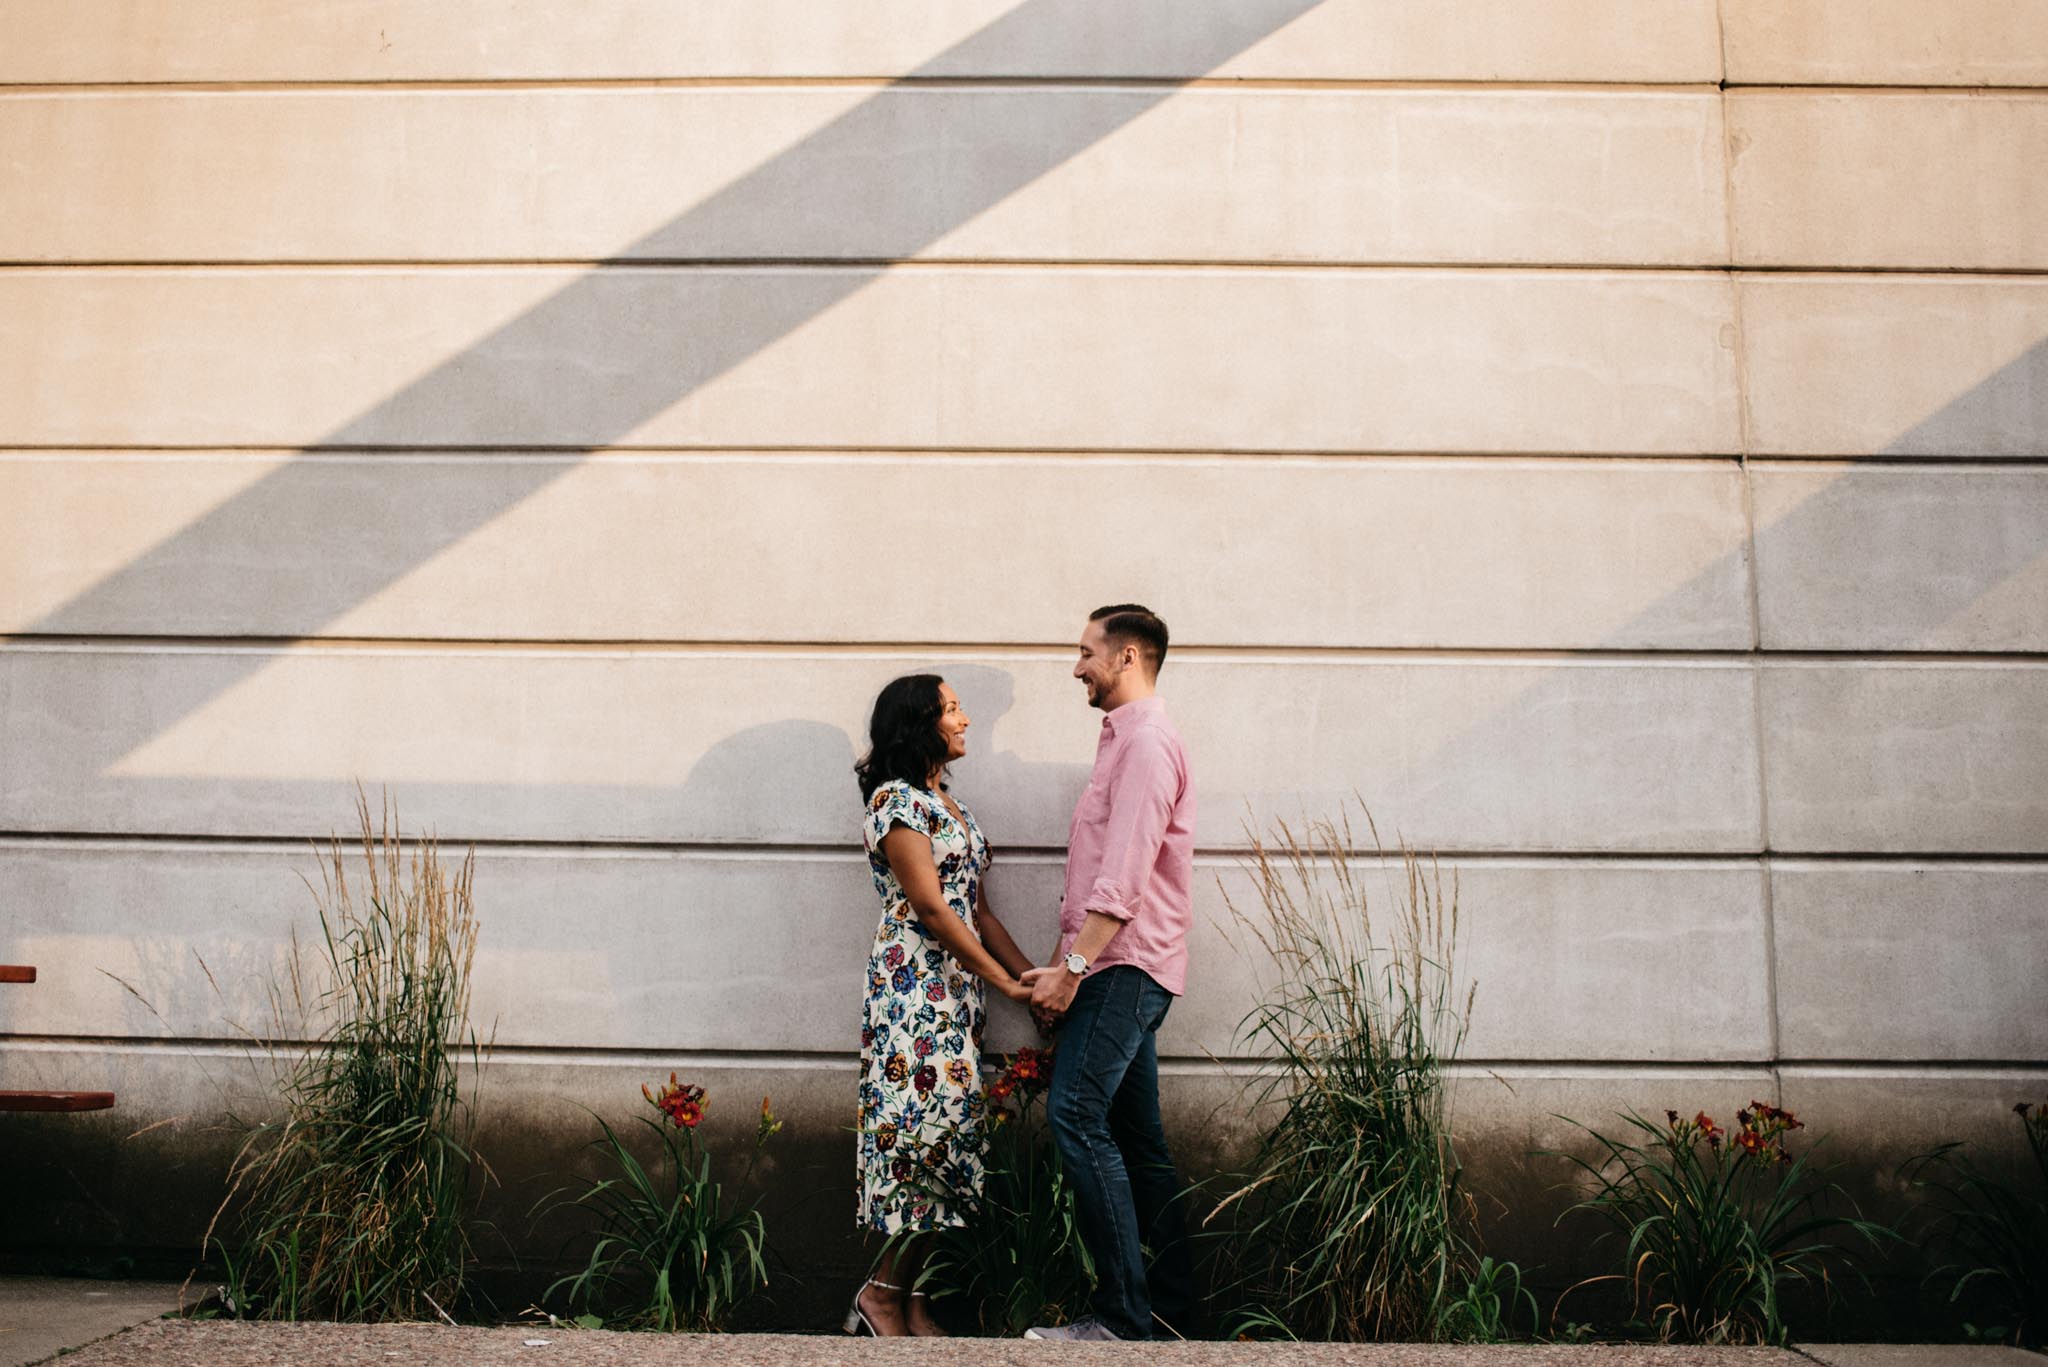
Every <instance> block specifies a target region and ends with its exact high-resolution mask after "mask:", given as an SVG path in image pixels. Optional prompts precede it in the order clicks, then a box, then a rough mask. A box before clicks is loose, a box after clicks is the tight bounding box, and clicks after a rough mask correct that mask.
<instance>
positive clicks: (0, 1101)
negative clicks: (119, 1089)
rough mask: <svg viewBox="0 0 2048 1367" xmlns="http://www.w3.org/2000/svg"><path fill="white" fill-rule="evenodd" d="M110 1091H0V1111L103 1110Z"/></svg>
mask: <svg viewBox="0 0 2048 1367" xmlns="http://www.w3.org/2000/svg"><path fill="white" fill-rule="evenodd" d="M113 1104H114V1094H113V1093H112V1092H0V1111H104V1110H107V1109H108V1108H110V1107H111V1106H112V1105H113Z"/></svg>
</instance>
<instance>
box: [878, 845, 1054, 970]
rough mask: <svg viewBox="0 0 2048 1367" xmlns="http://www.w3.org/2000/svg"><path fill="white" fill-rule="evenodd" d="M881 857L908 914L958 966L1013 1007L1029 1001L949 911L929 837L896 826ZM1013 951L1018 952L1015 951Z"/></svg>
mask: <svg viewBox="0 0 2048 1367" xmlns="http://www.w3.org/2000/svg"><path fill="white" fill-rule="evenodd" d="M882 854H883V855H884V856H885V857H886V858H887V859H888V861H889V871H890V872H891V873H893V874H895V875H896V882H897V883H898V884H899V885H900V886H901V887H902V889H903V895H904V896H905V897H906V898H908V899H909V901H910V909H911V910H912V911H914V912H916V913H917V919H918V921H919V923H920V924H922V925H923V926H924V928H925V930H926V931H927V932H929V933H930V935H931V937H932V938H933V939H934V940H937V941H938V942H939V943H940V944H941V945H942V946H944V947H945V950H946V952H947V953H948V954H951V955H952V956H953V958H954V960H955V961H956V962H958V963H959V964H960V965H961V966H962V967H964V968H966V969H967V970H968V971H969V972H971V973H976V974H979V975H980V976H981V977H983V978H986V979H988V981H989V982H991V983H993V984H994V985H995V987H996V990H997V991H999V992H1001V993H1002V994H1003V995H1004V996H1006V997H1008V998H1009V999H1010V1000H1012V1001H1022V1000H1024V999H1025V998H1026V997H1028V996H1030V995H1031V993H1030V989H1029V988H1027V987H1025V986H1024V984H1022V983H1020V982H1018V981H1017V979H1016V978H1014V977H1012V976H1011V975H1010V972H1009V970H1008V969H1006V968H1004V967H1003V965H1002V964H1000V963H998V962H996V960H995V957H994V956H993V955H991V954H990V953H989V952H988V950H987V949H986V948H984V947H983V946H982V943H981V941H980V940H978V939H976V938H975V936H974V932H973V931H971V930H969V929H968V928H967V923H966V922H965V921H963V920H961V919H960V917H959V916H957V915H955V914H954V912H953V911H952V909H951V908H949V907H948V906H947V905H946V896H945V893H944V891H943V890H942V889H941V888H940V886H939V869H938V866H937V865H936V864H934V863H933V862H932V842H931V838H930V837H929V836H926V835H921V834H919V833H918V832H916V831H913V830H911V829H910V828H909V827H908V826H892V827H890V828H889V833H888V834H887V835H885V836H883V837H882ZM1011 947H1012V948H1013V949H1014V948H1015V946H1014V945H1012V946H1011Z"/></svg>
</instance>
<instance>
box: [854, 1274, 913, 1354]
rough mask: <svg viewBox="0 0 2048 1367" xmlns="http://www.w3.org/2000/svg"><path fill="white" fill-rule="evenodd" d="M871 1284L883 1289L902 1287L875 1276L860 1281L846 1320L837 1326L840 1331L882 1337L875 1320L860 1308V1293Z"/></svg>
mask: <svg viewBox="0 0 2048 1367" xmlns="http://www.w3.org/2000/svg"><path fill="white" fill-rule="evenodd" d="M871 1286H879V1287H881V1288H882V1290H884V1291H901V1290H902V1289H903V1288H902V1287H900V1286H898V1285H896V1284H895V1283H894V1282H885V1281H882V1280H881V1279H880V1278H877V1277H870V1278H868V1279H867V1280H866V1281H864V1282H862V1283H861V1284H860V1290H858V1291H855V1292H854V1293H853V1308H852V1309H850V1310H848V1311H847V1312H846V1322H845V1323H844V1324H842V1325H840V1326H839V1331H840V1332H841V1333H843V1334H852V1335H854V1336H856V1337H858V1336H859V1335H861V1334H866V1335H867V1336H868V1337H869V1338H875V1339H878V1338H881V1337H882V1333H881V1331H880V1330H879V1329H876V1328H875V1322H874V1321H873V1320H871V1319H869V1318H868V1312H867V1311H865V1310H863V1309H861V1308H860V1293H861V1291H865V1290H867V1289H868V1288H869V1287H871Z"/></svg>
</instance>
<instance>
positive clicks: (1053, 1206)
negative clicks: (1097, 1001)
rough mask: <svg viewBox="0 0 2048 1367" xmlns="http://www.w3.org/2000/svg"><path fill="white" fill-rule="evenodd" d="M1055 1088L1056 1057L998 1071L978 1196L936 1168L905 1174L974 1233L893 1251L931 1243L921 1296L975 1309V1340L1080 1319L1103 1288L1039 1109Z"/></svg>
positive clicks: (944, 1232)
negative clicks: (1094, 1292) (1092, 1294)
mask: <svg viewBox="0 0 2048 1367" xmlns="http://www.w3.org/2000/svg"><path fill="white" fill-rule="evenodd" d="M1051 1082H1052V1050H1050V1049H1028V1048H1027V1049H1019V1050H1018V1051H1017V1052H1016V1053H1015V1054H1014V1055H1012V1056H1010V1057H1009V1058H1008V1059H1006V1060H1000V1061H999V1067H998V1069H997V1072H996V1075H995V1077H994V1078H992V1079H991V1080H990V1081H989V1084H988V1088H987V1095H988V1111H987V1118H986V1124H985V1126H984V1128H983V1131H982V1139H983V1148H982V1158H983V1177H982V1186H981V1190H980V1192H979V1193H976V1192H973V1191H971V1190H958V1189H956V1187H957V1186H959V1185H960V1184H956V1183H952V1182H950V1181H949V1180H948V1175H947V1174H945V1173H944V1172H941V1171H935V1170H933V1169H930V1168H926V1169H924V1170H922V1172H908V1171H905V1172H899V1174H898V1176H899V1179H901V1180H908V1181H910V1182H912V1183H913V1184H919V1183H921V1184H923V1186H924V1187H925V1189H928V1190H929V1191H930V1192H931V1193H932V1194H933V1195H934V1196H937V1197H941V1198H942V1199H943V1200H944V1201H945V1202H946V1203H947V1204H949V1205H951V1206H952V1207H954V1208H955V1209H957V1210H959V1211H960V1212H961V1213H962V1215H963V1216H964V1217H965V1219H966V1223H965V1224H964V1225H953V1226H948V1227H946V1228H943V1229H940V1230H937V1231H935V1232H933V1233H932V1234H930V1235H919V1234H917V1233H915V1232H914V1231H911V1232H906V1233H905V1234H902V1235H898V1236H896V1239H895V1240H892V1242H899V1241H907V1240H909V1239H912V1238H923V1239H926V1240H928V1242H927V1243H926V1253H925V1260H924V1265H923V1267H922V1269H921V1270H920V1271H919V1273H918V1285H919V1287H920V1288H922V1289H927V1290H929V1291H930V1292H931V1294H932V1296H933V1298H934V1300H947V1301H954V1302H959V1303H964V1305H966V1306H968V1307H971V1313H972V1314H973V1316H974V1319H973V1324H974V1328H975V1330H976V1331H977V1332H978V1333H982V1334H986V1335H990V1336H992V1337H1010V1338H1014V1337H1016V1336H1017V1335H1019V1334H1022V1333H1023V1332H1024V1331H1025V1330H1026V1329H1028V1328H1030V1327H1031V1326H1032V1325H1034V1324H1047V1323H1063V1322H1065V1321H1067V1320H1070V1319H1073V1318H1075V1317H1076V1316H1077V1315H1079V1314H1080V1313H1081V1312H1082V1311H1083V1310H1084V1309H1085V1307H1086V1305H1087V1301H1088V1293H1089V1290H1090V1288H1091V1287H1093V1285H1094V1283H1095V1269H1094V1265H1093V1264H1092V1263H1091V1262H1090V1261H1089V1258H1088V1250H1087V1249H1086V1248H1085V1247H1084V1246H1083V1245H1082V1243H1081V1229H1080V1224H1079V1222H1078V1217H1077V1216H1076V1215H1075V1213H1074V1195H1073V1189H1072V1188H1071V1187H1069V1186H1068V1185H1067V1180H1066V1176H1065V1173H1064V1171H1063V1170H1062V1169H1061V1166H1060V1158H1059V1151H1058V1150H1057V1149H1056V1148H1054V1147H1053V1144H1052V1141H1051V1138H1050V1136H1049V1134H1048V1131H1047V1129H1046V1125H1045V1120H1044V1117H1043V1114H1042V1107H1041V1106H1040V1104H1039V1103H1040V1102H1041V1101H1042V1100H1043V1098H1044V1095H1045V1090H1046V1088H1047V1087H1048V1086H1049V1085H1050V1084H1051Z"/></svg>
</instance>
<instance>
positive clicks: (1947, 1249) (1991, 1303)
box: [1907, 1101, 2048, 1348]
mask: <svg viewBox="0 0 2048 1367" xmlns="http://www.w3.org/2000/svg"><path fill="white" fill-rule="evenodd" d="M2012 1113H2013V1114H2014V1115H2015V1116H2016V1117H2018V1119H2019V1127H2020V1140H2021V1143H2020V1147H2021V1149H2022V1153H2021V1154H2019V1155H2018V1156H2017V1157H2018V1162H2017V1164H2016V1165H2015V1166H2014V1168H2013V1170H2012V1171H2011V1173H2010V1174H2007V1173H2006V1172H2003V1171H2000V1170H1998V1169H1996V1168H1987V1167H1985V1166H1983V1165H1981V1164H1980V1163H1979V1162H1978V1161H1977V1160H1976V1159H1975V1158H1974V1157H1972V1155H1971V1154H1970V1153H1968V1152H1967V1151H1966V1150H1965V1149H1964V1147H1963V1146H1962V1145H1961V1144H1959V1143H1951V1144H1943V1145H1942V1146H1940V1147H1939V1148H1937V1149H1935V1150H1934V1151H1933V1152H1932V1153H1928V1154H1923V1155H1921V1156H1920V1157H1919V1158H1917V1159H1914V1160H1913V1161H1912V1162H1911V1163H1909V1164H1908V1165H1907V1168H1908V1173H1909V1176H1910V1177H1911V1180H1912V1182H1913V1185H1914V1186H1916V1187H1919V1188H1920V1189H1921V1190H1923V1191H1925V1192H1927V1193H1928V1194H1929V1196H1930V1197H1931V1198H1932V1199H1931V1200H1930V1202H1929V1209H1930V1211H1931V1212H1932V1214H1933V1216H1934V1221H1933V1228H1932V1229H1931V1230H1930V1231H1929V1239H1928V1242H1929V1243H1930V1244H1932V1245H1933V1246H1934V1247H1936V1248H1939V1249H1941V1250H1943V1257H1944V1261H1943V1262H1941V1263H1940V1264H1939V1265H1938V1266H1937V1267H1935V1269H1934V1270H1933V1271H1932V1272H1931V1273H1929V1274H1928V1279H1929V1281H1931V1282H1934V1283H1936V1284H1940V1285H1945V1286H1946V1287H1947V1288H1948V1303H1949V1304H1950V1305H1951V1306H1956V1307H1960V1308H1961V1309H1963V1310H1964V1312H1965V1313H1966V1314H1968V1315H1970V1316H1971V1319H1970V1320H1969V1321H1968V1322H1967V1323H1966V1328H1967V1329H1968V1330H1969V1331H1971V1333H1972V1336H1973V1337H1976V1338H1981V1339H1990V1340H2003V1341H2005V1342H2009V1343H2014V1344H2018V1345H2021V1346H2024V1347H2029V1348H2038V1347H2040V1346H2041V1345H2042V1343H2043V1340H2044V1339H2048V1103H2043V1104H2041V1105H2039V1106H2036V1105H2034V1104H2032V1103H2031V1102H2025V1101H2022V1102H2019V1103H2017V1104H2016V1105H2014V1106H2013V1108H2012ZM1980 1321H1981V1322H1980Z"/></svg>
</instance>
